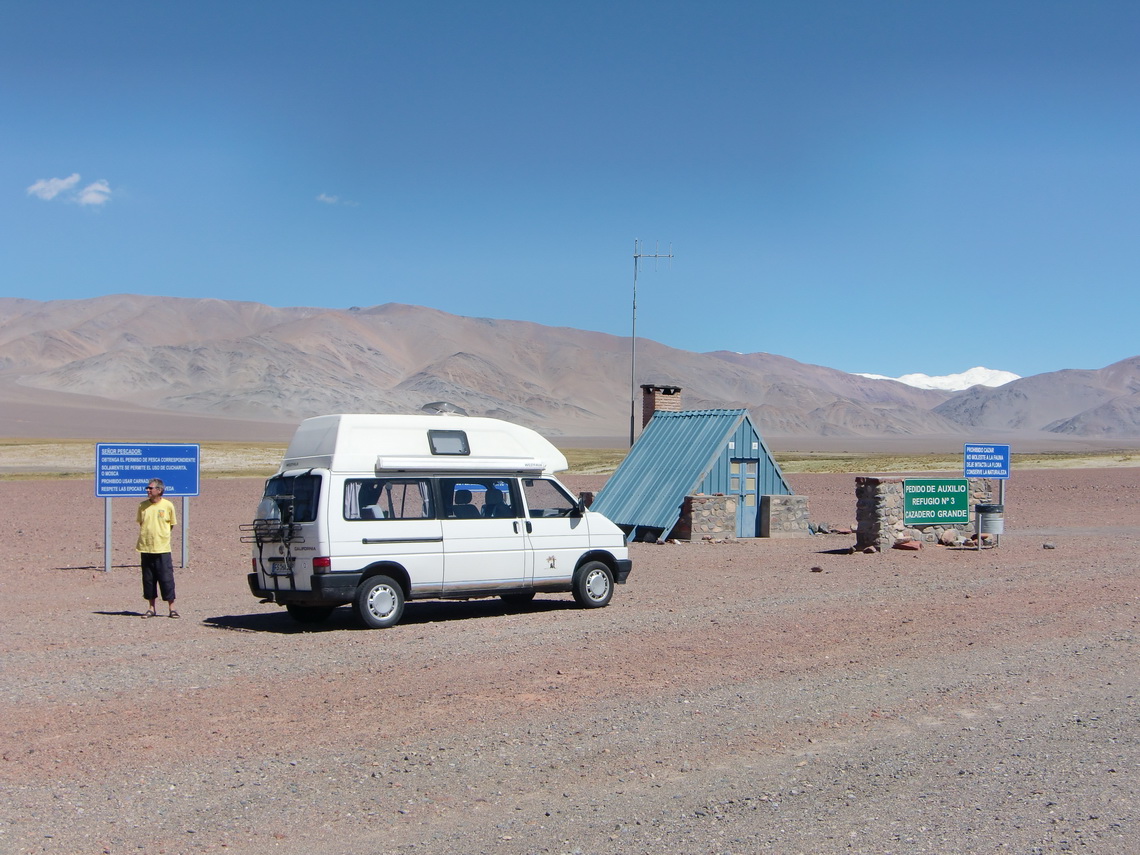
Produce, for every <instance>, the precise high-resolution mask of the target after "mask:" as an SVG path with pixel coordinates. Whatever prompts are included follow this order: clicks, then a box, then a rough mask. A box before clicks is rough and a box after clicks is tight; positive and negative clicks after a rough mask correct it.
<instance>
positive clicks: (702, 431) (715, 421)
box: [592, 410, 790, 532]
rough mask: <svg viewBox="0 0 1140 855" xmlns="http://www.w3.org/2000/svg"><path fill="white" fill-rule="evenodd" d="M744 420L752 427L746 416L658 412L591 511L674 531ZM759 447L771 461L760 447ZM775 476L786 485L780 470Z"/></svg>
mask: <svg viewBox="0 0 1140 855" xmlns="http://www.w3.org/2000/svg"><path fill="white" fill-rule="evenodd" d="M745 420H748V422H749V424H751V419H750V418H749V417H748V410H683V411H681V412H665V411H658V412H657V413H655V414H654V415H653V418H652V419H650V421H649V424H648V425H646V427H645V432H644V433H643V434H642V435H641V436H640V437H639V438H638V440H637V442H636V443H634V446H633V448H631V449H630V451H629V454H628V455H627V456H626V458H625V460H624V461H622V464H621V466H619V467H618V469H617V471H616V472H614V474H613V475H611V476H610V478H609V480H608V481H607V482H606V486H605V487H604V488H603V489H602V490H601V491H600V492H599V493H598V497H597V499H596V500H595V501H594V504H593V506H592V508H593V510H596V511H600V512H601V513H603V514H605V515H606V516H607V517H609V518H610V519H611V520H613V521H614V522H615V523H617V524H618V525H621V526H629V527H633V528H637V527H647V528H656V529H661V530H662V531H663V532H668V531H670V530H671V529H672V528H673V526H674V525H675V524H676V522H677V519H678V518H679V517H680V515H681V503H682V502H683V501H684V498H685V496H687V495H689V494H691V493H693V492H695V491H696V489H697V488H698V486H699V485H700V484H701V482H702V480H703V479H704V477H705V475H706V474H707V473H708V471H709V469H710V467H712V465H713V464H714V463H715V462H716V460H717V459H718V457H719V456H720V454H721V453H722V452H723V451H724V448H725V445H726V443H727V441H728V439H729V438H731V437H732V435H733V433H734V432H735V431H736V430H737V428H738V427H739V426H740V425H741V423H742V422H744V421H745ZM756 436H757V438H759V432H757V433H756ZM760 447H761V450H762V451H763V452H764V454H763V455H762V456H765V457H769V459H770V456H769V455H768V454H767V448H766V447H765V446H764V445H763V442H762V441H761V442H760ZM772 465H773V466H775V462H774V461H773V462H772ZM776 472H777V475H778V477H779V480H780V482H781V483H782V482H783V476H782V474H779V469H778V467H777V468H776ZM788 492H790V490H789V491H788Z"/></svg>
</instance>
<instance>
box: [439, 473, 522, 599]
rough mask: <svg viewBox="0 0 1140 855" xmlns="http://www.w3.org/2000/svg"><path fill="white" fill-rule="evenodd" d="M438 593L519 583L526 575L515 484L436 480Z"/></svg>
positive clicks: (489, 590) (482, 590)
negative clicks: (440, 540) (440, 587)
mask: <svg viewBox="0 0 1140 855" xmlns="http://www.w3.org/2000/svg"><path fill="white" fill-rule="evenodd" d="M439 486H440V495H441V497H442V503H443V507H442V509H441V511H442V514H441V516H442V517H443V518H442V520H441V524H442V526H443V591H444V595H445V596H447V595H460V594H464V593H471V594H476V593H490V594H493V593H495V592H496V591H506V590H513V589H518V588H521V587H525V586H526V585H527V584H528V583H529V581H530V579H529V575H530V574H529V572H528V567H527V561H526V533H525V530H524V529H525V526H524V524H523V520H521V519H520V518H519V515H520V508H521V504H522V503H521V499H520V497H519V493H518V485H517V483H516V482H515V481H514V480H513V479H504V478H441V479H439Z"/></svg>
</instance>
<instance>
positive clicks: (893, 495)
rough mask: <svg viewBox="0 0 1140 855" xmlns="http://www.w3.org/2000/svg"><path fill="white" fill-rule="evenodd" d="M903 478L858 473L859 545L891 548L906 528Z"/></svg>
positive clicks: (856, 536)
mask: <svg viewBox="0 0 1140 855" xmlns="http://www.w3.org/2000/svg"><path fill="white" fill-rule="evenodd" d="M903 480H904V479H902V478H885V477H877V476H872V475H858V476H856V477H855V548H856V549H866V548H867V547H869V546H874V547H876V548H877V549H880V550H883V549H890V548H891V547H892V546H894V545H895V541H897V540H899V539H900V538H901V536H902V531H903Z"/></svg>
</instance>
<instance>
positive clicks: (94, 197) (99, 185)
mask: <svg viewBox="0 0 1140 855" xmlns="http://www.w3.org/2000/svg"><path fill="white" fill-rule="evenodd" d="M78 177H79V176H76V178H78ZM110 198H111V185H110V184H108V183H107V181H106V179H103V178H100V179H99V180H98V181H96V182H95V183H93V184H88V185H87V186H86V187H84V188H83V189H82V190H80V191H79V193H78V194H77V195H76V198H75V201H76V202H78V203H79V204H80V205H105V204H107V202H108V200H109V199H110Z"/></svg>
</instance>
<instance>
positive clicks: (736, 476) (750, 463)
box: [728, 460, 760, 537]
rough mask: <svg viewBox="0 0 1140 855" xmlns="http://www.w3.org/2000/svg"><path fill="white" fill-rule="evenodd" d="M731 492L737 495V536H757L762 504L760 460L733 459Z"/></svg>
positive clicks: (730, 474) (730, 478)
mask: <svg viewBox="0 0 1140 855" xmlns="http://www.w3.org/2000/svg"><path fill="white" fill-rule="evenodd" d="M729 465H730V470H729V486H728V489H729V492H730V493H732V494H733V495H734V496H736V536H737V537H757V536H758V535H759V533H760V530H759V525H758V522H759V517H758V516H757V511H758V509H759V506H760V496H759V483H760V481H759V478H757V477H756V476H757V472H758V470H759V465H760V464H759V461H757V460H733V461H731V462H730V464H729Z"/></svg>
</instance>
